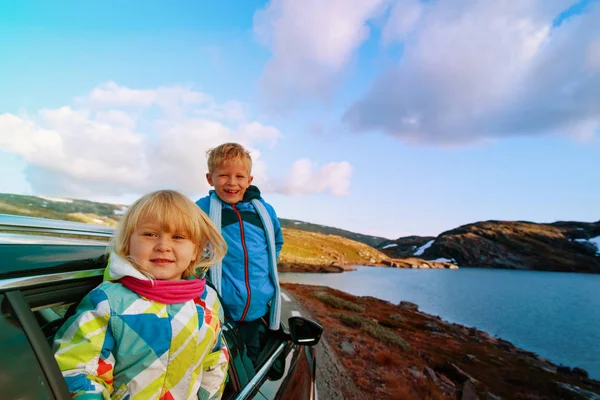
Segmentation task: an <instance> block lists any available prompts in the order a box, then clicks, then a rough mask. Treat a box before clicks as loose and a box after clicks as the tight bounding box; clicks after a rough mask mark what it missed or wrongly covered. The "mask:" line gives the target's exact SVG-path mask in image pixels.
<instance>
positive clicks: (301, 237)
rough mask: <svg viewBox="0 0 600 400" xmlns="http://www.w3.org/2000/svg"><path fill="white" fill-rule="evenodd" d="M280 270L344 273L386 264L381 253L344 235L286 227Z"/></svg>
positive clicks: (385, 259)
mask: <svg viewBox="0 0 600 400" xmlns="http://www.w3.org/2000/svg"><path fill="white" fill-rule="evenodd" d="M282 230H283V238H284V245H283V249H282V250H281V255H280V256H279V269H280V271H298V272H299V271H314V272H317V271H319V272H342V271H344V270H347V269H348V266H349V265H383V262H384V261H387V260H388V257H387V256H386V255H385V254H383V253H382V252H381V251H379V250H376V249H374V248H373V247H371V246H367V245H366V244H364V243H360V242H356V241H354V240H350V239H347V238H344V237H341V236H336V235H324V234H322V233H316V232H304V231H301V230H299V229H290V228H282Z"/></svg>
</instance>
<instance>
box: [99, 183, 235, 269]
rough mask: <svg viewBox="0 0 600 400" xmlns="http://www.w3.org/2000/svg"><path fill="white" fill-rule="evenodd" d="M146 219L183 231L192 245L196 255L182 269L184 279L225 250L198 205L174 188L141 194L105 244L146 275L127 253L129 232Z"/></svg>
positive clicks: (223, 241) (223, 254)
mask: <svg viewBox="0 0 600 400" xmlns="http://www.w3.org/2000/svg"><path fill="white" fill-rule="evenodd" d="M147 220H150V221H152V222H155V223H157V224H158V225H160V226H161V228H162V229H165V230H166V231H168V232H184V233H185V234H186V237H188V238H189V239H190V240H191V241H192V242H193V243H194V244H195V246H196V251H198V257H196V261H193V262H192V263H191V264H190V266H189V267H188V268H187V269H186V270H185V271H184V272H183V275H182V277H183V278H185V279H187V278H189V277H190V276H198V273H200V274H203V273H206V272H207V271H208V269H209V267H210V266H211V265H214V264H216V263H218V262H219V261H221V260H222V259H223V257H224V256H225V253H226V252H227V244H226V243H225V240H224V239H223V236H221V234H220V233H219V231H218V230H217V228H216V227H215V226H214V224H213V223H212V222H211V220H210V219H209V217H208V216H207V215H206V214H205V213H204V211H202V210H201V209H200V207H198V206H197V205H196V204H194V203H193V202H192V201H191V200H190V199H189V198H187V197H186V196H184V195H182V194H181V193H179V192H176V191H174V190H157V191H155V192H152V193H148V194H146V195H144V196H142V197H141V198H139V199H138V200H136V201H135V203H133V204H132V205H131V206H130V207H129V208H128V209H127V211H126V212H125V214H124V215H123V218H122V219H121V221H120V222H119V225H117V228H116V230H115V234H114V235H113V238H112V240H111V245H110V246H109V248H110V249H112V250H113V251H115V252H116V253H117V254H118V255H119V256H121V257H123V258H127V259H128V260H129V261H131V262H132V263H133V265H134V266H135V267H136V269H138V270H140V272H143V273H144V274H146V275H148V273H147V272H146V271H142V270H141V269H140V268H139V266H138V265H137V264H136V263H135V260H131V259H130V258H129V257H128V256H129V243H130V239H131V235H132V234H133V231H134V230H135V228H136V227H137V226H138V225H139V224H140V223H141V222H142V221H147ZM197 270H199V271H197ZM149 277H150V278H153V277H151V276H149Z"/></svg>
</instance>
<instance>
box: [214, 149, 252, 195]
mask: <svg viewBox="0 0 600 400" xmlns="http://www.w3.org/2000/svg"><path fill="white" fill-rule="evenodd" d="M206 180H207V181H208V183H209V184H210V185H211V186H214V187H215V191H216V192H217V196H219V198H220V199H221V200H222V201H224V202H225V203H227V204H236V203H237V202H238V201H241V200H242V199H243V198H244V193H246V189H248V186H250V184H251V183H252V176H250V171H249V168H248V165H247V164H246V163H245V162H243V161H242V160H239V159H235V160H227V161H225V162H224V163H223V164H221V165H219V167H217V168H215V170H214V171H213V172H212V173H210V172H209V173H208V174H206Z"/></svg>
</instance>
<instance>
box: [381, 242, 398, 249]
mask: <svg viewBox="0 0 600 400" xmlns="http://www.w3.org/2000/svg"><path fill="white" fill-rule="evenodd" d="M397 246H398V245H397V244H396V243H390V244H386V245H385V246H383V247H382V248H381V249H389V248H390V247H397Z"/></svg>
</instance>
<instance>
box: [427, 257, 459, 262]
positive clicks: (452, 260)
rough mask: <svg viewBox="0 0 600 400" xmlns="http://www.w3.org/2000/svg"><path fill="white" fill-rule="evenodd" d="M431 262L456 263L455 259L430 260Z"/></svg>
mask: <svg viewBox="0 0 600 400" xmlns="http://www.w3.org/2000/svg"><path fill="white" fill-rule="evenodd" d="M429 261H433V262H449V263H455V262H456V261H454V259H449V258H444V257H441V258H436V259H435V260H429Z"/></svg>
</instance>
